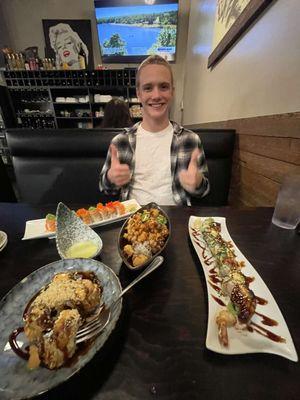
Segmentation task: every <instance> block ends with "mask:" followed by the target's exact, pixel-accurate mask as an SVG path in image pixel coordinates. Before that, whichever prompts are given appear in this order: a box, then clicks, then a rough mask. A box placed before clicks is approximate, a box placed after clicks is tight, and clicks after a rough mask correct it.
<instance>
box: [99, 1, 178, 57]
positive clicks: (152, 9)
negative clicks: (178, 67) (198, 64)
mask: <svg viewBox="0 0 300 400" xmlns="http://www.w3.org/2000/svg"><path fill="white" fill-rule="evenodd" d="M94 3H95V13H96V20H97V31H98V38H99V44H100V48H101V56H102V62H103V63H125V64H126V63H138V62H141V61H142V60H144V59H145V58H146V57H147V56H149V55H151V54H159V55H161V56H163V57H165V58H166V59H167V60H168V61H170V62H174V61H175V55H176V40H177V20H178V0H94Z"/></svg>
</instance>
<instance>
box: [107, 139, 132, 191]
mask: <svg viewBox="0 0 300 400" xmlns="http://www.w3.org/2000/svg"><path fill="white" fill-rule="evenodd" d="M110 154H111V164H110V169H109V170H108V172H107V178H108V180H109V181H110V182H111V183H113V184H114V185H116V186H124V185H126V183H128V182H129V181H130V177H131V173H130V169H129V166H128V165H127V164H121V163H120V161H119V159H118V151H117V148H116V146H115V145H114V144H111V145H110Z"/></svg>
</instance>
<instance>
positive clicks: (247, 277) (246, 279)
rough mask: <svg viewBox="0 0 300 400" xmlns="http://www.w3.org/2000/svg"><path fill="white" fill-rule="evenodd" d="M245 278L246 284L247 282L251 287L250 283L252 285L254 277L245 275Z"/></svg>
mask: <svg viewBox="0 0 300 400" xmlns="http://www.w3.org/2000/svg"><path fill="white" fill-rule="evenodd" d="M244 277H245V282H246V285H247V286H249V285H250V283H252V282H253V281H254V280H255V278H254V276H245V275H244Z"/></svg>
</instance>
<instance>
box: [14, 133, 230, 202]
mask: <svg viewBox="0 0 300 400" xmlns="http://www.w3.org/2000/svg"><path fill="white" fill-rule="evenodd" d="M118 131H120V130H118V129H91V130H86V129H84V130H81V129H76V130H73V129H64V130H62V129H60V130H46V129H43V130H32V129H28V130H27V129H26V130H25V129H9V130H8V132H7V142H8V147H9V150H10V152H11V156H12V161H13V166H14V171H15V175H16V180H17V187H18V192H19V197H20V201H22V202H26V203H30V204H50V203H57V202H59V201H62V202H65V203H66V204H68V203H82V204H91V205H93V204H96V203H97V202H99V201H102V202H103V201H108V200H110V199H112V198H111V197H109V198H108V197H107V196H104V195H103V194H101V193H100V192H99V187H98V181H99V173H100V171H101V169H102V165H103V163H104V161H105V158H106V154H107V150H108V147H109V144H110V141H111V139H112V138H113V137H114V136H115V135H116V134H117V133H118ZM194 131H195V132H197V134H198V135H199V136H200V138H201V140H202V143H203V147H204V151H205V155H206V159H207V163H208V167H209V176H210V182H211V191H210V193H209V195H208V196H206V197H205V198H203V199H194V200H193V204H203V205H210V206H220V205H226V204H227V198H228V192H229V186H230V176H231V164H232V153H233V148H234V137H235V132H234V131H232V130H203V129H194Z"/></svg>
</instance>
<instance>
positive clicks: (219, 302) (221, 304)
mask: <svg viewBox="0 0 300 400" xmlns="http://www.w3.org/2000/svg"><path fill="white" fill-rule="evenodd" d="M211 297H212V298H213V299H214V300H215V301H216V302H217V303H218V304H220V306H224V307H225V306H226V304H225V303H224V302H223V300H221V299H219V297H216V296H214V295H213V294H211Z"/></svg>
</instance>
